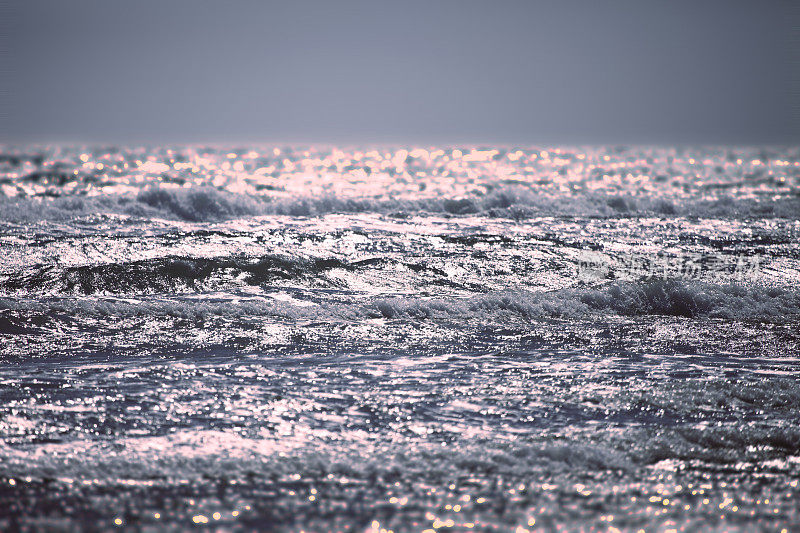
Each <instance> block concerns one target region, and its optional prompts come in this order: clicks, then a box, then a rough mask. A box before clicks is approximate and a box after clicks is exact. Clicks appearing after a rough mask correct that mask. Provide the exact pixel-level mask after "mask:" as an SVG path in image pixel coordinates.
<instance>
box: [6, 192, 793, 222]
mask: <svg viewBox="0 0 800 533" xmlns="http://www.w3.org/2000/svg"><path fill="white" fill-rule="evenodd" d="M330 213H381V214H387V215H391V216H396V217H407V216H414V215H424V214H435V215H445V216H468V215H483V216H490V217H503V218H515V219H525V218H530V217H536V216H586V217H626V216H627V217H635V216H657V217H676V216H678V217H679V216H696V217H719V218H725V217H755V218H762V217H778V218H788V219H797V218H798V217H800V197H793V196H784V197H780V198H777V199H772V198H769V199H767V198H735V197H732V196H725V195H721V196H717V197H713V198H710V199H707V198H700V199H698V198H686V199H676V198H674V197H673V198H671V199H666V198H658V197H657V196H642V197H636V196H626V195H612V194H608V193H601V192H598V193H573V194H552V193H546V192H540V191H536V190H533V189H531V188H528V187H523V186H503V187H498V188H495V189H493V190H491V191H489V192H487V193H485V194H479V193H476V194H474V195H471V196H467V197H458V198H434V197H421V198H413V199H393V198H387V197H353V198H349V197H338V196H334V195H326V196H321V197H297V198H283V197H270V196H259V195H248V194H235V193H231V192H227V191H225V190H220V189H216V188H212V187H193V188H189V189H175V188H163V187H149V188H146V189H143V190H142V191H140V192H139V193H138V194H135V195H105V196H97V197H88V196H68V197H58V198H8V197H5V196H0V220H2V221H5V222H11V223H23V222H32V221H64V220H71V219H75V218H80V217H86V216H95V215H98V214H110V215H127V216H133V217H141V218H150V219H152V218H164V219H174V220H183V221H189V222H205V221H219V220H228V219H236V218H243V217H250V216H260V215H285V216H294V217H298V216H301V217H302V216H322V215H326V214H330Z"/></svg>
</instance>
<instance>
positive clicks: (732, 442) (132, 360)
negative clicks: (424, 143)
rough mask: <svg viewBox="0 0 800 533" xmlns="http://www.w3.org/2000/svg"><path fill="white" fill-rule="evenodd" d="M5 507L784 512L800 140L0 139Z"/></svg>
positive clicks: (792, 466)
mask: <svg viewBox="0 0 800 533" xmlns="http://www.w3.org/2000/svg"><path fill="white" fill-rule="evenodd" d="M0 187H2V193H3V194H2V195H0V254H1V255H2V257H3V259H2V261H0V358H1V364H0V398H1V399H2V401H0V528H2V529H17V528H23V529H24V528H33V529H47V528H54V529H75V528H82V529H97V530H105V529H108V528H111V527H119V528H132V529H179V530H182V529H187V528H194V527H198V526H206V527H209V526H213V527H219V528H222V529H226V530H228V529H233V530H236V529H246V530H251V529H255V528H260V529H274V530H281V531H284V530H286V531H294V530H301V529H305V530H306V531H326V530H360V531H363V530H365V529H375V530H380V529H386V530H389V529H391V530H394V531H421V530H426V529H432V530H439V531H442V530H447V529H448V528H449V529H452V530H458V531H461V530H467V529H476V530H500V531H506V530H513V529H517V528H522V529H520V530H526V529H527V530H536V529H541V530H553V529H556V528H561V529H566V530H576V529H584V530H589V529H592V528H594V529H595V530H610V529H611V528H618V529H621V530H633V531H636V530H639V529H644V530H646V531H668V530H681V529H683V530H694V529H697V528H700V527H702V528H704V529H712V530H746V531H752V530H767V531H781V530H782V529H786V530H787V531H791V530H797V529H798V528H800V503H798V502H800V486H798V485H800V373H799V372H800V327H799V326H798V325H799V324H800V150H798V149H780V150H777V149H776V150H770V149H696V150H691V149H685V150H677V149H631V148H613V147H611V148H594V149H565V148H562V149H553V148H550V149H544V148H541V149H533V148H522V149H516V148H512V149H499V148H498V149H495V148H475V147H460V148H456V147H449V148H426V149H421V148H416V149H410V148H409V149H400V148H397V149H386V148H383V149H373V150H355V149H346V150H344V149H328V148H287V147H260V148H254V149H250V148H247V149H211V148H200V147H195V148H178V149H167V148H142V149H116V148H113V149H112V148H87V147H75V148H41V147H38V148H37V147H28V148H13V147H5V148H3V151H2V154H1V155H0Z"/></svg>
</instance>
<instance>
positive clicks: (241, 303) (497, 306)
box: [0, 280, 800, 328]
mask: <svg viewBox="0 0 800 533" xmlns="http://www.w3.org/2000/svg"><path fill="white" fill-rule="evenodd" d="M3 310H5V311H7V312H12V313H14V312H22V313H21V314H22V316H23V317H27V318H30V316H31V314H32V313H40V314H46V315H50V316H56V315H58V314H66V315H69V316H73V315H80V314H88V315H94V316H101V317H102V316H106V317H113V316H155V317H158V316H161V317H180V318H189V319H204V318H207V317H213V316H219V317H229V318H236V317H258V316H272V317H279V318H286V319H291V320H330V321H340V320H345V321H357V320H363V319H365V318H367V319H387V320H455V319H469V320H471V321H476V320H477V321H485V320H493V321H498V322H503V321H505V320H512V321H514V320H516V321H519V320H530V319H535V318H580V317H585V316H590V315H618V316H645V315H663V316H674V317H685V318H726V319H734V320H763V321H774V322H783V321H792V320H798V319H800V293H799V292H798V291H795V290H790V289H785V288H773V287H760V286H751V287H745V286H739V285H716V284H711V283H701V282H688V281H676V280H665V281H652V282H644V283H614V284H611V285H608V286H605V287H600V288H584V289H563V290H554V291H540V292H531V291H497V292H489V293H486V294H482V295H479V296H473V297H469V298H420V297H405V298H402V297H397V298H374V297H367V296H363V297H358V296H356V297H352V295H351V297H350V301H348V303H342V302H335V301H333V302H321V303H314V302H308V301H306V302H295V303H292V302H286V301H280V300H275V299H272V298H269V297H253V296H248V297H237V298H232V297H231V296H230V295H228V296H225V297H219V296H216V295H208V296H207V297H204V296H203V295H199V296H198V295H195V296H192V297H186V298H179V297H169V298H160V297H152V298H111V297H109V298H87V297H79V298H68V297H54V298H47V299H38V300H34V299H27V298H9V297H4V298H0V311H3ZM6 321H11V322H9V324H7V325H8V327H9V328H12V327H24V326H23V325H22V324H16V322H15V319H11V318H8V317H6ZM15 324H16V326H15Z"/></svg>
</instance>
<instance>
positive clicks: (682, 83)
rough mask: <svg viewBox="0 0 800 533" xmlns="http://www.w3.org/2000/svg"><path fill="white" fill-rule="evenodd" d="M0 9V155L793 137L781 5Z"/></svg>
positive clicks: (440, 3) (145, 2)
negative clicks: (172, 146)
mask: <svg viewBox="0 0 800 533" xmlns="http://www.w3.org/2000/svg"><path fill="white" fill-rule="evenodd" d="M5 9H6V11H7V12H6V14H5V15H4V16H3V17H0V18H3V19H4V20H5V23H4V25H5V27H4V28H3V31H2V33H0V35H1V36H2V40H3V41H4V42H3V43H2V46H1V47H0V54H2V56H3V59H2V61H3V65H2V71H3V72H2V82H0V83H2V92H0V98H2V100H3V102H2V109H1V110H0V111H1V112H2V116H3V122H4V124H3V125H2V127H1V128H2V129H0V134H1V135H2V140H3V141H6V142H48V141H58V142H99V143H105V144H110V143H141V142H145V143H163V142H168V143H196V142H222V143H247V142H301V143H313V142H322V143H346V144H353V143H358V144H381V143H411V144H426V143H446V144H451V143H478V144H480V143H502V144H531V143H553V144H555V143H567V144H582V143H594V144H600V143H639V144H642V143H680V144H684V143H711V144H720V143H732V144H743V143H756V144H762V143H797V142H800V132H799V131H798V129H799V126H798V122H800V116H798V112H797V110H798V109H799V107H798V95H800V91H798V88H797V87H796V83H797V78H798V76H797V75H795V70H797V69H796V68H793V67H800V63H798V62H797V54H798V50H797V49H796V48H797V45H798V40H797V39H798V36H797V35H796V33H795V35H793V34H792V31H793V30H792V25H793V24H794V25H795V26H797V25H798V24H800V21H798V20H797V18H798V17H797V15H798V8H796V7H793V3H792V2H790V1H781V0H766V1H755V0H753V1H750V2H741V1H735V0H724V1H704V0H692V1H674V0H673V1H666V0H664V1H652V2H648V1H644V0H631V1H607V0H585V1H568V0H566V1H564V0H560V1H555V0H554V1H546V2H540V1H534V0H527V1H500V0H497V1H482V2H475V1H470V0H426V1H421V2H418V1H409V0H404V1H397V2H391V3H389V2H381V1H377V0H373V1H364V2H353V1H336V0H326V1H319V2H317V1H314V2H303V1H288V0H287V1H286V2H266V1H252V2H249V1H231V0H228V1H219V2H210V1H202V0H159V1H149V0H138V1H135V2H123V1H117V0H96V1H87V0H70V1H64V0H48V1H45V0H24V1H19V2H15V5H13V6H11V7H6V8H5ZM796 31H798V30H796V29H795V32H796ZM793 39H794V40H793ZM793 48H794V49H793ZM793 62H794V65H793ZM793 76H794V80H793V79H792V77H793Z"/></svg>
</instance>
